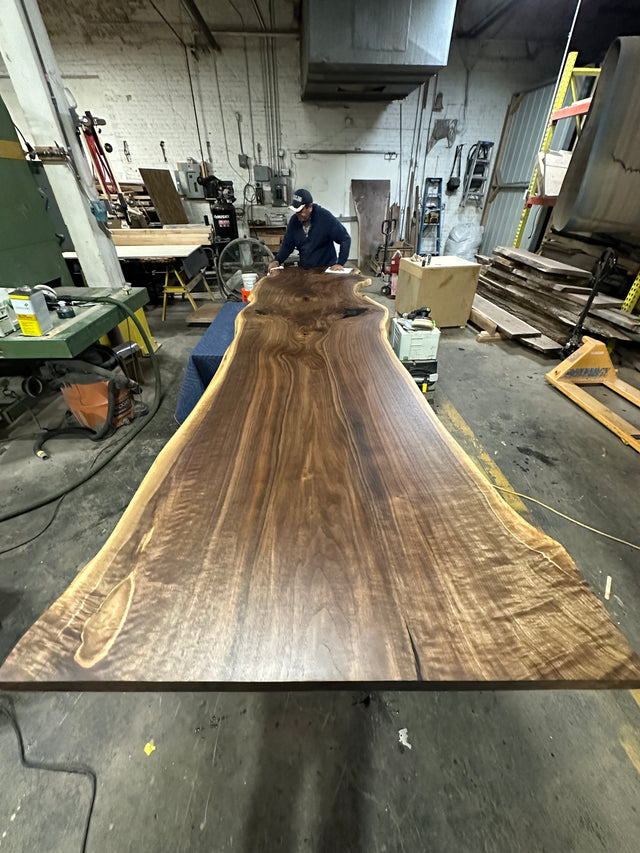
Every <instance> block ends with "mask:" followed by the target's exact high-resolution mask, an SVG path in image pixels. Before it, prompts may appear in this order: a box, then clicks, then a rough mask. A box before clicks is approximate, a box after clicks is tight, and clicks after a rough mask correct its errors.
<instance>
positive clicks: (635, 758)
mask: <svg viewBox="0 0 640 853" xmlns="http://www.w3.org/2000/svg"><path fill="white" fill-rule="evenodd" d="M631 692H632V693H637V692H638V691H637V690H635V691H634V690H632V691H631ZM620 746H621V747H622V748H623V749H624V751H625V752H626V753H627V757H628V758H629V761H630V762H631V763H632V764H633V766H634V767H635V768H636V770H637V771H638V773H640V740H639V739H638V735H637V733H636V731H635V729H633V728H632V727H631V726H629V725H625V726H623V727H622V729H621V732H620Z"/></svg>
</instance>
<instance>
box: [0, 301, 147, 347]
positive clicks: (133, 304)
mask: <svg viewBox="0 0 640 853" xmlns="http://www.w3.org/2000/svg"><path fill="white" fill-rule="evenodd" d="M57 292H58V293H59V294H61V295H69V296H71V297H73V295H74V294H77V295H79V296H83V297H84V296H111V297H113V298H114V299H117V300H118V301H119V302H122V304H123V305H127V307H128V308H130V309H131V310H132V311H136V310H137V309H138V308H142V306H143V305H145V304H146V303H147V302H148V301H149V294H148V293H147V290H146V288H144V287H133V288H131V289H130V291H129V292H128V293H125V292H124V291H123V290H108V289H107V288H101V287H60V288H58V291H57ZM74 311H75V312H76V316H75V317H70V318H69V319H68V320H61V319H60V318H59V317H58V315H57V314H56V313H55V311H53V312H51V314H50V316H51V319H52V321H53V324H54V325H53V329H52V330H51V331H50V332H48V333H47V334H46V335H41V336H39V337H32V336H27V335H22V334H20V333H19V332H14V333H13V334H11V335H7V337H6V338H0V359H2V358H4V359H9V358H12V359H17V358H29V359H31V358H73V357H74V356H76V355H78V354H79V353H81V352H82V351H83V350H85V349H86V348H87V347H88V346H90V345H91V344H93V343H95V342H96V341H97V340H98V338H100V337H102V335H106V333H107V332H110V331H111V329H113V328H114V327H115V326H117V325H118V323H120V322H121V321H122V320H125V319H126V318H127V316H128V315H127V314H126V313H125V312H124V311H122V310H119V309H118V308H117V307H116V306H115V305H106V304H104V303H96V304H95V305H92V306H89V305H77V306H74Z"/></svg>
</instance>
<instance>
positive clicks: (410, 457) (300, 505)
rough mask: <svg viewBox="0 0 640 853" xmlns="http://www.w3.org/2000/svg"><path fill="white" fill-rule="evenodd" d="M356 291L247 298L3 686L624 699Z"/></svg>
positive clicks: (551, 572)
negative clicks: (486, 692) (222, 353)
mask: <svg viewBox="0 0 640 853" xmlns="http://www.w3.org/2000/svg"><path fill="white" fill-rule="evenodd" d="M362 282H363V279H361V278H360V277H359V276H355V275H331V274H326V273H323V272H320V271H301V270H293V269H292V270H283V271H282V272H279V273H277V274H274V275H271V276H269V277H268V278H266V279H263V280H262V281H261V282H260V283H259V284H258V286H257V287H256V289H255V290H254V292H253V296H252V301H251V303H250V305H249V306H248V307H247V308H246V309H245V310H244V311H243V312H242V313H241V314H240V315H239V317H238V320H237V334H236V338H235V340H234V343H233V345H232V346H231V348H230V350H229V352H228V353H227V355H226V357H225V360H224V363H223V365H222V367H221V368H220V370H219V371H218V373H217V374H216V376H215V378H214V380H213V381H212V382H211V384H210V386H209V388H208V389H207V391H206V392H205V394H204V396H203V397H202V399H201V401H200V403H199V404H198V406H197V407H196V409H195V410H194V411H193V413H192V414H191V415H190V417H189V418H188V419H187V421H186V422H185V424H184V425H183V426H182V427H181V429H180V430H179V431H178V432H177V433H176V435H175V436H174V437H173V438H172V439H171V441H170V442H169V443H168V444H167V446H166V447H165V449H164V450H163V451H162V453H161V454H160V455H159V457H158V459H157V460H156V462H155V463H154V465H153V467H152V468H151V470H150V471H149V473H148V474H147V476H146V478H145V479H144V481H143V483H142V485H141V486H140V488H139V489H138V491H137V493H136V495H135V497H134V498H133V500H132V502H131V504H130V505H129V507H128V509H127V511H126V512H125V514H124V515H123V517H122V519H121V521H120V522H119V524H118V526H117V527H116V529H115V531H114V532H113V534H112V536H111V537H110V538H109V540H108V541H107V543H106V544H105V546H104V547H103V548H102V550H101V551H100V553H99V554H98V555H97V556H96V557H95V558H94V559H93V560H91V562H90V563H89V564H88V565H87V566H86V567H85V568H84V569H83V570H82V571H81V572H80V573H79V575H78V576H77V578H76V579H75V580H74V582H73V583H72V584H71V586H70V587H69V588H68V589H67V591H66V592H65V593H64V594H63V595H62V596H61V597H60V598H59V599H58V600H57V601H56V602H55V603H54V604H53V605H52V606H51V607H50V608H49V609H48V610H47V612H46V613H45V614H44V615H43V616H42V617H41V618H40V619H38V621H37V622H36V623H35V625H34V626H33V627H32V628H31V629H30V630H29V631H27V633H26V635H25V636H24V637H23V638H22V639H21V640H20V642H19V643H18V645H17V646H16V647H15V649H14V650H13V651H12V652H11V654H10V655H9V657H8V659H7V660H6V662H5V663H4V665H3V666H2V668H1V669H0V686H2V687H5V688H6V687H25V686H31V687H37V688H43V687H49V688H52V687H72V688H80V687H82V688H83V689H86V688H117V689H123V688H127V687H129V688H136V689H138V688H154V687H171V688H185V689H194V688H198V687H223V688H225V687H226V688H233V687H236V688H247V689H249V688H252V689H255V688H267V687H278V686H282V687H291V686H303V687H304V686H325V687H326V686H333V687H339V686H345V687H349V686H354V685H371V686H376V685H397V686H411V687H428V688H433V689H444V688H451V687H458V688H459V687H487V688H498V687H621V686H625V687H631V686H638V685H640V659H639V658H638V656H637V655H635V654H634V652H633V651H632V649H631V648H630V647H629V645H628V643H627V642H626V640H625V638H624V637H623V636H622V634H621V633H620V632H619V631H618V629H617V628H616V627H615V625H614V624H613V623H612V622H611V620H610V619H609V616H608V615H607V612H606V610H605V608H604V607H603V605H602V604H601V602H600V601H599V600H598V599H597V598H596V596H595V595H594V594H593V593H592V592H591V591H590V589H589V588H588V586H587V585H586V583H585V582H584V580H583V579H582V577H581V575H580V573H579V571H578V569H577V568H576V566H575V564H574V563H573V562H572V560H571V558H570V557H569V555H568V554H567V553H566V551H565V550H564V549H563V548H562V547H561V546H560V545H559V544H558V543H557V542H555V541H554V540H552V539H549V537H547V536H545V535H544V534H542V533H541V532H540V531H538V530H536V529H535V528H533V527H531V526H530V525H529V524H527V523H526V522H525V521H524V520H523V519H522V518H521V517H520V516H519V515H518V514H517V513H516V512H514V511H513V510H512V509H510V507H508V506H507V505H506V504H505V503H504V501H503V500H502V499H501V498H500V497H499V496H498V495H497V493H496V492H495V491H494V490H493V489H492V487H491V486H490V485H489V483H488V482H487V481H486V480H485V479H484V478H483V476H482V475H481V474H480V473H479V472H478V470H477V469H476V468H475V467H474V465H473V463H472V462H471V461H470V460H469V459H468V458H467V456H466V455H465V454H464V453H463V452H462V450H461V449H460V448H459V447H458V445H457V444H456V443H455V442H454V441H453V439H452V438H451V436H450V435H449V434H448V433H447V432H446V430H445V429H444V428H443V427H442V426H441V425H440V423H439V422H438V420H437V418H436V417H435V415H434V414H433V413H432V412H431V411H430V409H429V407H428V405H427V404H426V403H425V401H424V399H423V397H422V395H421V394H420V392H419V391H418V390H417V388H416V387H415V385H414V383H413V381H412V380H411V378H410V377H409V375H408V374H407V373H406V371H405V370H404V368H403V367H402V366H401V365H400V364H399V362H398V361H397V360H396V359H395V356H394V355H393V353H392V352H391V350H390V348H389V346H388V344H387V342H386V335H385V321H386V312H385V311H384V309H383V308H381V307H380V306H379V305H377V304H376V303H374V302H373V301H371V300H369V299H368V298H366V297H364V296H362V295H360V294H359V293H358V292H357V290H358V288H359V287H360V285H361V284H362Z"/></svg>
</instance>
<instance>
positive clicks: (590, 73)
mask: <svg viewBox="0 0 640 853" xmlns="http://www.w3.org/2000/svg"><path fill="white" fill-rule="evenodd" d="M577 60H578V53H577V51H571V53H569V55H568V56H567V61H566V62H565V65H564V68H563V69H562V76H561V77H560V82H559V84H558V91H557V92H556V96H555V99H554V101H553V107H552V108H551V114H550V116H549V122H548V124H547V130H546V133H545V135H544V139H543V140H542V145H541V147H540V154H544V153H545V152H546V151H548V150H549V146H550V145H551V139H552V137H553V131H554V128H555V123H556V118H555V113H556V112H557V111H558V110H559V109H561V107H562V105H563V104H564V99H565V97H566V94H567V91H568V90H569V87H571V95H572V98H573V100H574V101H575V100H576V97H577V89H576V77H597V76H598V75H599V74H600V69H599V68H577V67H576V62H577ZM576 123H577V129H578V131H579V130H580V116H579V115H576ZM538 177H539V174H538V158H537V157H536V163H535V166H534V167H533V174H532V175H531V181H530V182H529V188H528V189H527V198H526V200H525V205H524V208H523V210H522V215H521V217H520V222H519V223H518V230H517V231H516V236H515V239H514V241H513V245H514V248H516V249H517V248H518V247H519V246H520V242H521V240H522V237H523V235H524V229H525V227H526V225H527V220H528V219H529V213H530V211H531V205H530V204H529V203H528V202H529V198H530V197H531V196H532V195H534V194H535V191H536V186H537V183H538Z"/></svg>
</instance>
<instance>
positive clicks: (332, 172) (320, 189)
mask: <svg viewBox="0 0 640 853" xmlns="http://www.w3.org/2000/svg"><path fill="white" fill-rule="evenodd" d="M294 164H295V178H294V180H295V184H296V187H298V186H300V187H305V188H306V189H308V190H309V192H310V193H311V195H312V196H313V199H314V201H317V202H318V204H321V205H322V207H326V208H327V209H328V210H330V211H331V213H333V215H334V216H337V217H338V218H343V219H346V220H347V221H345V222H344V226H345V228H346V229H347V231H348V232H349V235H350V237H351V251H350V253H349V256H350V258H351V259H352V260H355V259H356V258H357V255H358V250H357V246H358V238H359V235H358V222H357V220H356V212H355V207H354V204H353V199H352V197H351V181H352V180H368V179H371V178H375V179H386V180H388V181H389V182H390V184H391V202H392V203H393V202H394V200H395V199H396V198H397V195H398V168H399V164H398V159H396V160H386V159H385V158H384V155H383V154H309V155H308V156H307V157H304V158H302V157H301V158H294ZM380 227H382V222H380ZM382 240H383V237H382V234H380V242H382ZM365 272H366V271H365Z"/></svg>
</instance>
